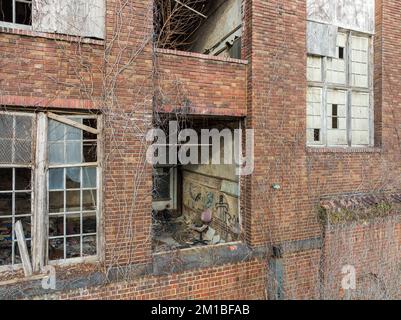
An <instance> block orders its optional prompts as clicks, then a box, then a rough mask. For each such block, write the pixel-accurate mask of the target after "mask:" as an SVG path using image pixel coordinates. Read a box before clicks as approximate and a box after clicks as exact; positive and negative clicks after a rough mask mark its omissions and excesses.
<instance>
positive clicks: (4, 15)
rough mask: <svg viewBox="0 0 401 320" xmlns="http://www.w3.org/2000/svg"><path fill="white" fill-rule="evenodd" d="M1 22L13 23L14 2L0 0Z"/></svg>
mask: <svg viewBox="0 0 401 320" xmlns="http://www.w3.org/2000/svg"><path fill="white" fill-rule="evenodd" d="M0 21H5V22H13V5H12V1H10V0H0Z"/></svg>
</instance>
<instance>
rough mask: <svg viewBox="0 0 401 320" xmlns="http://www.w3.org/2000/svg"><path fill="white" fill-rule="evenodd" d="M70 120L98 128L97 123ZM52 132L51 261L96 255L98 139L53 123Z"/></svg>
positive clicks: (79, 119) (50, 171)
mask: <svg viewBox="0 0 401 320" xmlns="http://www.w3.org/2000/svg"><path fill="white" fill-rule="evenodd" d="M66 119H70V120H72V121H74V122H76V123H79V124H83V125H85V126H89V127H91V128H94V129H96V128H97V122H96V119H91V118H83V117H81V116H72V117H66ZM48 128H49V129H48V159H49V174H48V201H49V205H48V208H49V246H48V247H49V260H59V259H68V258H76V257H84V256H92V255H96V223H97V219H96V217H97V212H98V199H97V198H98V196H97V190H98V184H97V137H96V135H95V134H92V133H90V132H87V131H85V130H82V129H79V128H77V127H73V126H70V125H68V124H65V123H61V122H58V121H57V120H53V119H50V120H49V123H48Z"/></svg>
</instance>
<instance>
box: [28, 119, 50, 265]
mask: <svg viewBox="0 0 401 320" xmlns="http://www.w3.org/2000/svg"><path fill="white" fill-rule="evenodd" d="M36 137H37V138H36V156H35V172H34V175H35V183H34V190H35V191H36V194H35V197H34V218H33V219H34V233H33V237H32V266H33V270H34V272H38V271H40V270H41V269H42V268H43V267H44V265H45V256H46V255H45V253H46V243H47V241H46V240H47V227H46V226H47V224H48V223H47V220H48V218H47V183H46V177H47V175H46V167H47V117H46V115H45V113H43V112H40V113H38V118H37V131H36Z"/></svg>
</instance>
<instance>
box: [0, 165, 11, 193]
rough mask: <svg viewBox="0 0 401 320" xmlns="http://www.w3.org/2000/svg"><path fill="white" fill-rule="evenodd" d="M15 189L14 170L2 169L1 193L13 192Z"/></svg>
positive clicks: (0, 173) (0, 171)
mask: <svg viewBox="0 0 401 320" xmlns="http://www.w3.org/2000/svg"><path fill="white" fill-rule="evenodd" d="M12 189H13V169H12V168H0V191H11V190H12Z"/></svg>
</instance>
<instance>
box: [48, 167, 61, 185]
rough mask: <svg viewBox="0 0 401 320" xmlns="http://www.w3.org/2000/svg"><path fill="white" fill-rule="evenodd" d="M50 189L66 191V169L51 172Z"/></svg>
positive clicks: (51, 170)
mask: <svg viewBox="0 0 401 320" xmlns="http://www.w3.org/2000/svg"><path fill="white" fill-rule="evenodd" d="M49 189H50V190H54V189H64V169H50V170H49Z"/></svg>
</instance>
